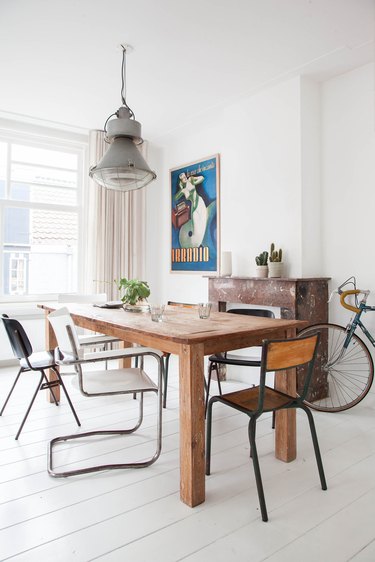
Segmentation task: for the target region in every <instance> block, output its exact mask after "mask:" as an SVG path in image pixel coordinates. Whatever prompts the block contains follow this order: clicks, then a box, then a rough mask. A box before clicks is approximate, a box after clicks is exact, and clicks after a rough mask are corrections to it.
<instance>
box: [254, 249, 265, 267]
mask: <svg viewBox="0 0 375 562" xmlns="http://www.w3.org/2000/svg"><path fill="white" fill-rule="evenodd" d="M255 263H256V264H257V265H268V252H266V251H264V252H262V253H261V254H259V256H256V258H255Z"/></svg>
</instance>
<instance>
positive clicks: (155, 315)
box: [151, 304, 164, 322]
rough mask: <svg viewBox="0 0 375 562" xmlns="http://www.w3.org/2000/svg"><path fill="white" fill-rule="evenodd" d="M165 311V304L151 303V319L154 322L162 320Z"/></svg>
mask: <svg viewBox="0 0 375 562" xmlns="http://www.w3.org/2000/svg"><path fill="white" fill-rule="evenodd" d="M163 313H164V304H152V305H151V320H152V321H153V322H162V321H163Z"/></svg>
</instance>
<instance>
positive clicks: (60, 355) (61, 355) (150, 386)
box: [48, 313, 163, 478]
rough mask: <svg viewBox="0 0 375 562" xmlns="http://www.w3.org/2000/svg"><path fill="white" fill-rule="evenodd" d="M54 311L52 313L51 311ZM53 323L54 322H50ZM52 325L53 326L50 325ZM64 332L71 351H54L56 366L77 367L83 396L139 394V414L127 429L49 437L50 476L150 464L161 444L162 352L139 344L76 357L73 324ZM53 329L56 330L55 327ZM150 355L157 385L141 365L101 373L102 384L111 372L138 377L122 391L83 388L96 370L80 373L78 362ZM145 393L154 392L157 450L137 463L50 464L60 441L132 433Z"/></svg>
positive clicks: (139, 419) (77, 354)
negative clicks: (64, 466) (66, 467)
mask: <svg viewBox="0 0 375 562" xmlns="http://www.w3.org/2000/svg"><path fill="white" fill-rule="evenodd" d="M52 314H53V313H52ZM52 325H53V324H52ZM53 326H54V325H53ZM65 328H66V331H67V335H68V338H69V341H70V344H71V351H72V353H71V354H70V353H65V352H62V351H61V349H59V348H58V349H57V350H56V355H57V358H56V362H57V363H58V364H59V365H73V366H74V367H75V368H76V369H77V374H78V382H79V387H80V391H81V392H82V393H83V394H84V395H85V396H91V397H92V396H110V395H117V394H131V395H133V394H134V393H137V395H138V394H140V400H139V415H138V420H137V422H136V424H135V425H134V426H133V427H131V428H126V429H119V430H105V429H100V430H95V431H87V432H83V433H79V434H73V435H64V436H59V437H56V438H54V439H52V440H51V442H50V443H49V448H48V472H49V474H50V475H51V476H54V477H56V478H63V477H67V476H76V475H79V474H86V473H90V472H98V471H102V470H113V469H125V468H144V467H147V466H150V465H151V464H153V463H154V462H155V461H156V460H157V459H158V458H159V456H160V452H161V447H162V385H163V359H162V354H161V353H158V352H156V351H155V350H154V349H150V348H146V347H139V348H127V349H121V350H114V351H103V352H97V353H88V354H86V355H84V356H83V357H79V355H80V353H79V349H78V348H77V345H76V342H77V339H76V337H77V336H76V334H74V332H73V330H74V326H72V325H69V324H68V325H66V326H65ZM54 329H55V332H56V331H57V330H56V328H55V326H54ZM56 336H57V340H58V341H59V335H58V334H56ZM146 356H149V357H153V358H154V359H155V360H156V361H157V364H158V384H157V385H156V384H155V383H153V382H152V381H151V379H149V377H148V376H147V375H146V373H145V372H144V371H143V369H142V368H124V369H115V370H113V369H109V370H107V371H105V375H104V376H103V379H104V380H103V385H106V384H108V382H107V380H108V381H109V379H110V377H111V374H113V373H114V374H121V375H122V374H123V375H124V378H125V377H126V376H127V375H130V376H131V377H133V378H134V377H136V378H137V379H138V380H137V381H136V382H138V384H129V385H128V387H127V388H126V389H125V390H121V389H115V390H104V391H103V392H98V391H96V392H88V391H87V390H85V382H84V379H85V377H86V376H87V378H89V377H90V375H96V373H90V372H89V373H87V374H83V372H82V368H81V365H83V364H89V363H97V362H103V361H104V360H111V359H123V358H128V359H131V358H133V357H135V358H140V360H141V363H142V362H143V359H144V358H145V357H146ZM147 392H152V393H154V394H156V395H157V400H158V402H157V404H158V406H157V440H156V441H157V442H156V450H155V452H154V454H153V455H152V457H151V458H149V459H147V460H144V461H139V462H127V463H110V464H101V465H95V466H89V467H84V468H77V469H73V470H68V471H57V470H56V469H55V468H54V464H53V452H54V446H55V445H56V444H57V443H60V442H66V441H74V440H77V439H84V438H88V437H95V436H112V435H126V434H129V433H133V432H134V431H136V430H137V429H138V428H139V427H140V425H141V423H142V421H143V395H144V394H145V393H147Z"/></svg>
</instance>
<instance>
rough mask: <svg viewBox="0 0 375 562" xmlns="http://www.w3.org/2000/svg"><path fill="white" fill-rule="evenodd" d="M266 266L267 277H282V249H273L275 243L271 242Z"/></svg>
mask: <svg viewBox="0 0 375 562" xmlns="http://www.w3.org/2000/svg"><path fill="white" fill-rule="evenodd" d="M269 260H270V263H269V266H268V277H282V273H283V251H282V249H281V248H280V250H275V244H274V243H273V242H272V244H271V247H270V255H269Z"/></svg>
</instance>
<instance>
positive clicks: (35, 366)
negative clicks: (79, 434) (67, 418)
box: [0, 314, 81, 440]
mask: <svg viewBox="0 0 375 562" xmlns="http://www.w3.org/2000/svg"><path fill="white" fill-rule="evenodd" d="M1 319H2V321H3V324H4V328H5V331H6V333H7V335H8V338H9V342H10V345H11V347H12V350H13V354H14V356H15V357H16V358H17V359H18V360H19V362H20V369H19V371H18V374H17V376H16V378H15V381H14V382H13V385H12V387H11V389H10V391H9V393H8V396H7V397H6V399H5V402H4V404H3V407H2V408H1V411H0V416H2V415H3V412H4V410H5V407H6V405H7V404H8V401H9V398H10V397H11V395H12V393H13V390H14V389H15V386H16V384H17V382H18V380H19V378H20V376H21V374H22V373H28V372H37V373H39V374H40V378H39V381H38V384H37V386H36V389H35V392H34V394H33V397H32V399H31V402H30V404H29V406H28V408H27V410H26V414H25V416H24V418H23V420H22V423H21V425H20V427H19V429H18V431H17V434H16V437H15V439H16V440H17V439H18V437H19V436H20V433H21V431H22V429H23V426H24V425H25V422H26V419H27V417H28V415H29V413H30V410H31V408H32V405H33V404H34V401H35V398H36V397H37V394H38V392H39V390H49V392H50V393H51V396H52V398H53V401H54V403H55V404H56V406H58V405H59V404H58V401H57V400H56V397H55V394H54V392H53V389H54V388H56V387H57V386H61V388H62V389H63V391H64V394H65V396H66V399H67V401H68V404H69V406H70V409H71V410H72V412H73V415H74V417H75V420H76V422H77V425H79V426H80V425H81V423H80V421H79V419H78V416H77V414H76V411H75V409H74V407H73V404H72V402H71V400H70V397H69V394H68V392H67V390H66V388H65V385H64V383H63V380H62V378H61V376H60V373H59V371H58V369H57V364H56V361H55V358H54V353H53V351H52V352H51V351H40V352H35V353H34V351H33V348H32V345H31V342H30V340H29V338H28V337H27V334H26V332H25V330H24V328H23V326H22V324H20V322H18V320H15V319H14V318H9V316H8V315H7V314H3V315H2V317H1ZM49 369H51V371H53V372H54V373H55V375H56V380H51V381H49V380H48V378H47V375H46V373H45V371H46V370H49Z"/></svg>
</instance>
